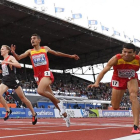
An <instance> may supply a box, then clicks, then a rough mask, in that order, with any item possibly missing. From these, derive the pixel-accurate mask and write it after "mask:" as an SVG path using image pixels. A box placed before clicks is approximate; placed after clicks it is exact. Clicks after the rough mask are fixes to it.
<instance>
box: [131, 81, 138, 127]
mask: <svg viewBox="0 0 140 140" xmlns="http://www.w3.org/2000/svg"><path fill="white" fill-rule="evenodd" d="M128 90H129V93H130V101H131V102H132V112H133V119H134V125H136V126H139V108H140V107H139V101H138V99H137V95H138V81H137V79H131V80H130V81H129V82H128Z"/></svg>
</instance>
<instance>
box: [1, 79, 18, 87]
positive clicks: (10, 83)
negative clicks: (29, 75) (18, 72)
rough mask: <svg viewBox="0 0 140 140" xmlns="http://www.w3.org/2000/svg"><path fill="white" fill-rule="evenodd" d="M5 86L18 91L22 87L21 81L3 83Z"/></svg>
mask: <svg viewBox="0 0 140 140" xmlns="http://www.w3.org/2000/svg"><path fill="white" fill-rule="evenodd" d="M2 83H3V84H4V85H6V86H7V87H8V88H11V89H17V88H18V87H19V86H20V82H19V80H17V79H16V80H11V81H2Z"/></svg>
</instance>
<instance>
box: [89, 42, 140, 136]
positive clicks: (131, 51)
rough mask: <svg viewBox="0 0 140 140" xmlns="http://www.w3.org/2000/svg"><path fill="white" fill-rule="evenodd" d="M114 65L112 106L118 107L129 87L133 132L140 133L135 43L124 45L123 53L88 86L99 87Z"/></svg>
mask: <svg viewBox="0 0 140 140" xmlns="http://www.w3.org/2000/svg"><path fill="white" fill-rule="evenodd" d="M112 66H113V69H114V73H113V76H112V81H111V87H112V99H111V103H112V107H113V109H115V110H116V109H118V108H119V106H120V102H121V99H122V97H123V95H124V93H125V90H126V89H127V88H128V90H129V94H130V101H131V102H132V112H133V119H134V127H133V129H132V133H133V134H136V133H140V131H139V128H138V127H139V102H138V99H137V94H138V75H137V73H136V71H138V70H139V67H140V58H139V56H138V55H136V51H135V46H134V45H133V44H130V43H128V44H125V45H123V49H122V54H117V55H115V56H113V57H112V58H111V59H110V60H109V61H108V63H107V65H106V66H105V67H104V69H103V70H102V71H101V72H100V74H99V75H98V77H97V79H96V82H95V83H94V84H91V85H89V86H88V88H93V87H99V82H100V81H101V80H102V78H103V76H104V75H105V73H106V72H108V71H109V70H110V68H111V67H112Z"/></svg>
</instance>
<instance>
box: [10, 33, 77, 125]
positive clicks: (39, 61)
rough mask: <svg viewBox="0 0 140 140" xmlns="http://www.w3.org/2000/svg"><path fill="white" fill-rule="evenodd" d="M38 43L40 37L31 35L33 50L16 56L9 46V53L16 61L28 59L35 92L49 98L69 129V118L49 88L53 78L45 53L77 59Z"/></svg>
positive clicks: (12, 48)
mask: <svg viewBox="0 0 140 140" xmlns="http://www.w3.org/2000/svg"><path fill="white" fill-rule="evenodd" d="M40 42H41V38H40V36H39V35H37V34H33V35H32V36H31V44H32V46H33V49H29V50H27V51H26V52H25V53H23V54H21V55H17V54H16V53H15V46H14V45H11V50H12V51H11V52H12V53H13V55H14V56H15V58H16V59H17V60H20V59H23V58H25V57H27V56H29V57H30V59H31V62H32V66H33V69H34V77H35V80H36V82H37V84H38V89H37V92H38V93H39V94H40V95H42V96H44V97H47V98H49V99H50V100H51V101H52V102H53V104H54V105H55V106H56V107H57V108H58V109H59V111H60V114H62V115H63V116H64V120H65V121H66V126H67V127H69V126H70V116H69V115H67V113H66V112H65V108H64V106H63V103H62V102H60V101H59V100H58V99H56V97H55V96H54V94H53V92H52V90H51V87H50V84H51V83H53V81H54V77H53V74H52V72H51V71H50V70H49V60H48V57H47V53H51V54H53V55H56V56H61V57H68V58H73V59H75V60H78V59H79V57H78V56H77V55H69V54H64V53H61V52H57V51H54V50H52V49H50V48H49V47H47V46H43V47H41V46H40Z"/></svg>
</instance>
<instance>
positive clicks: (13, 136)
mask: <svg viewBox="0 0 140 140" xmlns="http://www.w3.org/2000/svg"><path fill="white" fill-rule="evenodd" d="M111 128H122V127H105V128H92V129H80V130H68V131H53V132H46V133H33V134H23V135H12V136H2V137H0V139H3V138H15V137H25V136H34V135H45V134H53V133H55V134H56V133H68V132H79V131H91V130H100V129H111Z"/></svg>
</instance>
